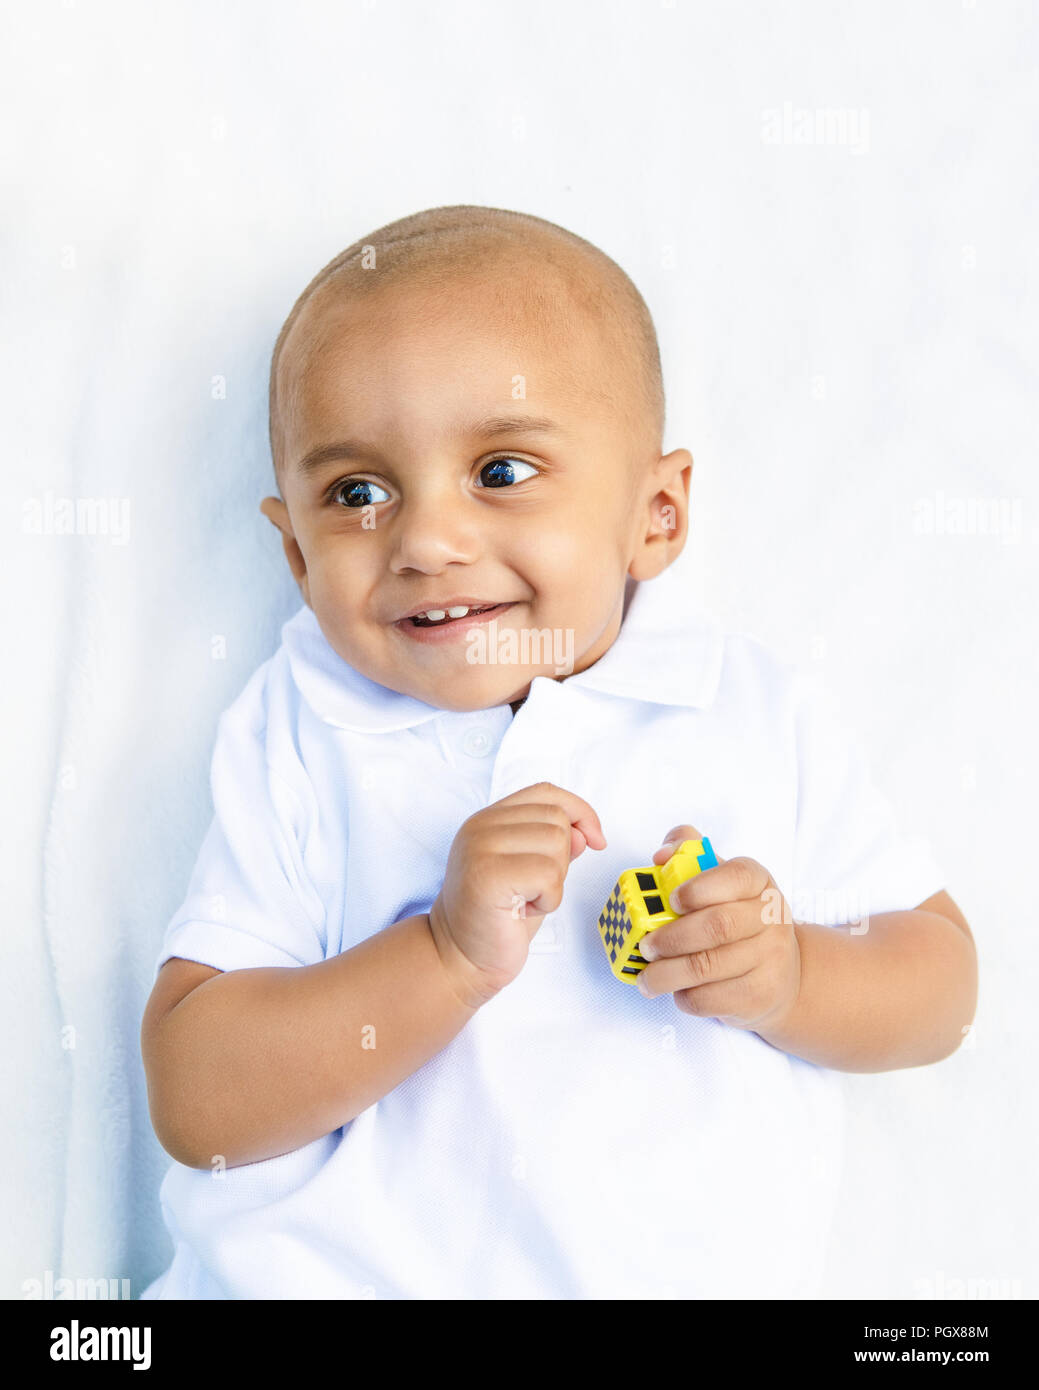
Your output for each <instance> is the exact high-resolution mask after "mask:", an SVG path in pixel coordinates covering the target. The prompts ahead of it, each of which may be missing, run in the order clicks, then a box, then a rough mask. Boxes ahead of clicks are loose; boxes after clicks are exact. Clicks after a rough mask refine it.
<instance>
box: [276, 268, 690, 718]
mask: <svg viewBox="0 0 1039 1390" xmlns="http://www.w3.org/2000/svg"><path fill="white" fill-rule="evenodd" d="M314 305H315V301H311V303H310V304H309V305H308V307H307V310H304V314H307V313H308V311H309V310H311V309H312V308H314ZM549 317H554V321H553V322H548V323H546V322H545V321H544V318H543V317H535V316H534V314H533V312H532V310H531V309H530V307H529V306H528V305H527V303H526V301H524V302H523V303H518V302H517V296H516V295H515V294H512V293H506V294H503V293H502V285H501V283H500V281H499V282H498V283H497V284H496V283H495V280H494V279H493V278H491V277H488V278H487V280H486V281H484V280H483V279H478V280H476V281H473V280H472V279H467V280H466V281H465V284H464V289H462V288H461V287H459V288H458V289H457V290H455V291H454V292H451V293H441V292H436V291H433V290H431V289H425V290H422V291H416V289H415V287H414V286H411V287H409V288H408V289H407V290H406V291H405V290H403V289H397V288H380V289H379V290H378V291H377V292H376V293H375V294H374V295H373V296H372V297H366V298H364V299H363V300H358V299H356V298H352V299H348V300H346V301H345V302H343V301H338V302H337V301H335V300H329V301H328V302H327V303H326V304H325V305H324V306H323V307H321V306H320V305H319V307H317V309H316V313H315V314H314V315H313V316H312V317H311V318H310V324H311V329H313V328H314V327H315V326H318V325H319V329H318V334H317V336H312V334H311V333H309V332H308V335H307V341H309V343H310V344H311V347H309V348H308V349H307V351H306V352H305V354H304V355H303V356H302V357H301V358H300V361H301V362H302V363H305V368H304V370H303V371H302V372H301V378H300V382H299V392H298V396H297V398H296V405H295V407H294V409H293V410H292V412H291V413H290V414H289V415H287V416H286V417H285V436H284V438H285V453H284V458H283V470H282V480H281V488H282V495H283V497H284V506H282V505H281V503H280V502H279V501H278V500H277V499H271V498H268V499H267V500H266V501H265V502H264V504H263V510H264V512H265V514H266V515H267V516H268V517H269V518H270V519H271V520H272V521H274V522H275V523H276V524H277V525H279V526H280V527H281V529H282V531H283V533H284V534H285V543H286V553H287V555H288V558H289V561H290V564H292V567H293V570H294V573H295V574H296V578H297V580H298V582H299V584H300V588H301V590H302V593H303V596H304V598H305V600H306V601H307V603H308V604H309V605H310V607H311V608H312V609H313V611H314V614H315V616H316V618H317V620H318V623H319V625H320V627H321V629H322V631H323V632H324V634H325V636H326V638H327V639H328V641H329V643H330V644H331V646H332V647H333V648H334V649H335V651H337V652H338V653H339V655H340V656H341V657H343V659H344V660H345V661H347V662H348V663H349V664H350V665H351V666H353V667H354V669H355V670H357V671H360V672H361V673H362V674H364V675H365V676H368V677H369V678H370V679H371V680H373V681H377V682H378V683H379V684H380V685H384V686H387V687H388V688H389V689H391V690H396V691H402V692H404V693H405V694H408V695H411V696H414V697H415V698H417V699H419V700H423V701H425V702H426V703H427V704H430V705H434V706H436V707H437V708H440V709H449V710H473V709H484V708H488V707H490V706H493V705H499V704H504V703H506V702H511V701H516V700H519V699H521V698H522V697H523V696H525V695H526V693H527V691H528V689H529V687H530V682H531V680H532V679H533V678H534V677H535V676H538V675H542V676H550V677H559V676H560V675H565V674H569V673H570V672H571V671H580V670H583V669H584V668H585V667H586V666H589V665H591V664H592V663H593V662H594V661H596V660H598V658H599V657H600V656H601V655H602V654H603V653H604V652H605V651H606V650H607V649H608V648H609V646H610V645H611V644H612V642H613V640H614V638H615V637H616V635H617V633H618V631H619V628H620V623H621V617H622V611H623V600H624V591H625V578H626V576H627V575H629V574H631V575H632V577H633V578H635V579H646V578H652V577H653V575H655V574H657V573H659V572H660V571H661V570H662V569H664V568H665V567H666V566H667V565H668V564H669V563H670V562H671V560H673V559H674V558H675V556H676V555H677V554H678V553H679V551H680V550H681V547H682V544H683V542H684V538H685V533H686V516H687V499H688V487H689V472H690V467H691V463H692V460H691V457H690V455H689V454H688V453H687V451H685V450H676V451H675V452H674V453H673V454H671V455H668V456H667V457H666V458H664V459H662V458H661V457H660V456H659V452H657V451H651V452H650V453H649V454H648V455H647V453H646V448H645V444H644V443H643V444H642V445H641V446H640V445H639V444H638V443H635V442H633V434H634V431H633V430H632V429H631V428H630V427H629V426H626V425H625V424H624V423H623V415H622V412H620V411H619V410H618V409H617V406H616V401H617V400H618V398H619V393H622V392H624V391H626V390H627V384H626V383H624V382H622V381H618V380H617V379H616V376H615V372H616V365H615V362H614V361H612V360H610V355H609V354H606V353H604V350H603V347H602V345H601V342H600V341H599V339H598V338H597V336H596V335H595V334H594V333H593V332H592V331H591V330H590V328H584V327H582V328H581V329H580V330H575V329H573V328H571V329H570V330H566V329H565V327H564V326H563V325H562V324H561V323H560V322H559V320H558V317H557V316H549ZM302 324H303V318H302V317H301V319H300V320H298V321H297V327H299V326H301V325H302ZM294 332H295V330H294ZM292 343H293V338H292V337H291V336H290V338H289V340H288V342H287V344H286V350H287V351H288V350H289V349H290V348H291V345H292ZM604 358H605V360H604ZM524 393H525V395H524ZM640 447H641V451H640ZM286 509H287V510H286ZM463 608H466V609H481V610H486V611H483V612H477V613H470V614H468V615H462V614H461V613H458V614H452V613H451V610H452V609H456V610H461V609H463ZM430 610H432V611H433V613H434V618H433V619H432V620H430V619H426V620H422V619H420V620H419V621H418V622H416V621H415V615H416V614H418V613H428V612H430ZM437 613H439V614H446V620H445V621H443V622H440V621H437V619H436V617H435V615H436V614H437Z"/></svg>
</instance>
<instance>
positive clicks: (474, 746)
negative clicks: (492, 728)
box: [462, 729, 491, 758]
mask: <svg viewBox="0 0 1039 1390" xmlns="http://www.w3.org/2000/svg"><path fill="white" fill-rule="evenodd" d="M490 751H491V736H490V734H489V733H488V732H487V730H486V729H468V730H467V731H466V733H465V736H464V737H463V739H462V752H463V753H468V754H469V756H470V758H486V756H487V754H488V753H489V752H490Z"/></svg>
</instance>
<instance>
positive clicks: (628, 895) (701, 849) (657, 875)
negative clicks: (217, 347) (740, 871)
mask: <svg viewBox="0 0 1039 1390" xmlns="http://www.w3.org/2000/svg"><path fill="white" fill-rule="evenodd" d="M717 864H718V860H717V858H716V856H715V853H714V850H713V849H712V848H711V842H710V840H708V839H707V837H706V836H704V838H703V839H702V840H683V841H682V843H681V844H680V845H679V847H678V848H677V849H676V850H675V852H674V854H673V855H672V856H671V858H670V859H669V860H668V861H667V862H666V863H665V864H651V865H649V866H648V867H647V868H644V869H625V871H624V872H623V873H622V874H621V876H620V878H619V879H618V880H617V885H616V887H615V888H614V890H613V892H612V893H611V894H610V898H609V901H608V902H607V904H606V906H605V907H604V908H603V910H602V912H601V914H600V916H599V935H600V936H601V937H602V944H603V945H604V946H605V948H606V954H607V956H608V957H609V960H610V969H611V970H612V971H613V973H614V974H615V975H616V976H617V979H618V980H624V981H625V982H626V983H627V984H629V985H633V984H634V983H635V982H636V980H637V979H638V977H639V974H640V973H641V971H643V970H644V969H645V967H646V965H647V964H648V962H647V961H646V959H645V958H644V957H643V956H642V955H640V954H639V950H638V944H639V942H640V941H641V940H642V938H643V937H644V936H645V935H646V933H647V932H651V931H655V930H656V928H657V927H662V926H663V925H664V923H665V922H673V921H674V920H675V918H676V917H677V916H678V915H679V914H678V913H677V912H673V911H672V910H671V906H670V899H671V894H672V893H673V892H674V890H675V889H676V888H677V887H678V885H679V884H680V883H685V882H686V880H687V879H690V878H695V877H696V875H697V874H700V873H703V871H704V870H705V869H713V868H716V867H717Z"/></svg>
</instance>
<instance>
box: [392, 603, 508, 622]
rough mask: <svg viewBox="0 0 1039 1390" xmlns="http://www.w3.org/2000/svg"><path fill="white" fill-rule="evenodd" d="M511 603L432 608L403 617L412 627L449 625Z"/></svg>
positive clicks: (502, 609)
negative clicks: (480, 606)
mask: <svg viewBox="0 0 1039 1390" xmlns="http://www.w3.org/2000/svg"><path fill="white" fill-rule="evenodd" d="M511 606H512V605H511V604H509V603H489V604H486V605H485V606H484V607H482V608H463V609H458V608H446V609H445V608H434V609H430V611H429V612H428V613H422V614H418V615H416V616H415V617H414V618H405V619H404V622H405V623H410V624H411V626H412V627H451V626H452V624H454V623H464V622H468V621H469V619H471V618H478V617H482V616H483V615H484V614H485V613H496V612H498V611H499V610H501V611H504V610H505V609H506V608H510V607H511Z"/></svg>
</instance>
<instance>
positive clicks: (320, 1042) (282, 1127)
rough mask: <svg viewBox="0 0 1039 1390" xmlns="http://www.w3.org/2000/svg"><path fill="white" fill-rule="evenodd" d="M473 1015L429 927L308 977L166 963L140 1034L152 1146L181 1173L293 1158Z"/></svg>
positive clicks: (286, 970) (313, 969) (456, 972)
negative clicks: (285, 1156) (186, 1169)
mask: <svg viewBox="0 0 1039 1390" xmlns="http://www.w3.org/2000/svg"><path fill="white" fill-rule="evenodd" d="M478 1007H479V1004H478V1002H477V1000H476V998H475V997H474V995H473V992H472V990H471V988H470V986H469V982H468V980H467V979H466V978H465V977H464V975H463V972H462V971H461V970H460V969H459V968H457V967H456V965H455V963H454V962H453V961H451V960H450V958H447V959H445V956H444V955H442V954H441V952H440V950H439V949H438V947H437V943H436V941H435V939H434V936H433V933H432V931H431V929H430V923H429V917H428V916H427V915H422V916H416V917H408V918H405V919H404V920H402V921H400V922H397V923H395V924H394V925H393V926H390V927H387V928H386V929H385V930H383V931H380V932H377V933H376V934H375V935H374V936H371V937H369V938H368V939H367V940H365V941H362V942H360V944H359V945H357V946H354V947H353V948H352V949H351V950H349V951H344V952H343V953H342V954H341V955H337V956H333V957H332V958H331V959H330V960H324V961H319V962H317V963H316V964H314V965H306V966H298V967H263V968H260V969H250V970H231V971H227V972H221V971H218V970H214V969H213V968H212V967H210V966H205V965H200V964H199V963H198V962H196V961H188V960H183V959H181V958H179V957H173V958H171V959H170V960H168V961H167V962H166V964H165V965H164V966H163V967H162V969H161V970H160V971H159V975H158V979H157V980H156V982H155V986H154V988H153V990H152V993H151V997H150V999H149V1001H148V1005H147V1008H146V1010H145V1013H144V1019H143V1022H142V1025H141V1054H142V1057H143V1060H144V1069H145V1074H146V1077H147V1082H148V1103H149V1108H150V1111H151V1118H152V1124H153V1126H154V1128H155V1133H156V1134H157V1135H158V1138H159V1141H160V1143H161V1144H162V1146H163V1148H165V1149H166V1150H167V1152H168V1153H169V1154H170V1155H171V1156H172V1157H173V1158H175V1159H176V1160H177V1161H178V1162H179V1163H183V1164H185V1165H186V1166H188V1167H189V1168H211V1167H212V1166H213V1163H214V1161H215V1160H216V1159H217V1158H218V1156H219V1157H221V1158H222V1160H223V1162H224V1164H225V1165H226V1166H227V1167H229V1168H233V1167H235V1166H237V1165H239V1164H242V1163H256V1162H258V1161H259V1160H261V1159H265V1158H273V1157H275V1156H276V1155H278V1154H283V1153H287V1152H289V1151H290V1150H292V1149H297V1148H301V1147H302V1146H303V1145H304V1144H309V1143H311V1142H312V1141H313V1140H315V1139H318V1138H320V1137H321V1135H323V1134H328V1133H330V1132H331V1131H332V1130H334V1129H338V1128H339V1126H340V1125H344V1124H346V1123H348V1121H350V1120H352V1119H353V1118H354V1117H355V1116H356V1115H358V1114H360V1112H361V1111H362V1110H365V1109H367V1107H368V1106H369V1105H372V1104H373V1103H374V1102H375V1101H377V1100H379V1099H380V1098H381V1097H382V1096H384V1095H386V1093H387V1092H388V1091H391V1090H392V1089H393V1088H394V1087H395V1086H397V1085H399V1084H400V1082H401V1081H403V1080H404V1079H405V1077H408V1076H410V1075H411V1074H412V1073H413V1072H415V1071H417V1070H418V1068H419V1067H421V1066H422V1065H423V1064H424V1063H425V1062H427V1061H428V1060H429V1058H430V1057H432V1056H434V1055H435V1054H436V1053H438V1052H440V1051H441V1050H442V1049H443V1048H444V1047H446V1046H447V1044H448V1043H449V1042H450V1041H451V1039H452V1038H454V1037H455V1036H456V1034H457V1033H459V1032H460V1030H461V1029H462V1028H463V1027H464V1026H465V1024H466V1023H467V1022H468V1020H469V1019H470V1018H471V1017H472V1016H473V1014H474V1013H475V1012H476V1009H477V1008H478Z"/></svg>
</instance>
